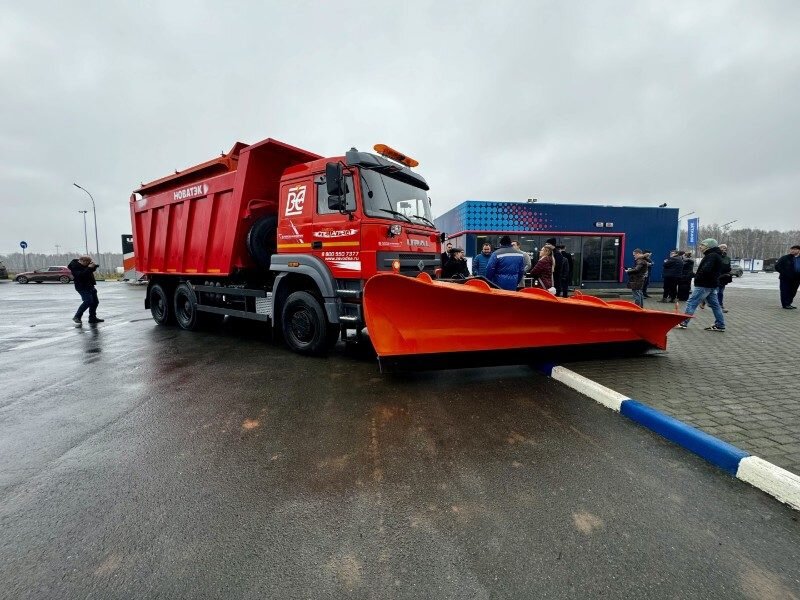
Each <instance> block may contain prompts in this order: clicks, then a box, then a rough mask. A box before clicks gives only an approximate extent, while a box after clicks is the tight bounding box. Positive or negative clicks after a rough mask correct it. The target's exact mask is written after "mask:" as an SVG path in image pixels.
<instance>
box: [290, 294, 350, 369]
mask: <svg viewBox="0 0 800 600" xmlns="http://www.w3.org/2000/svg"><path fill="white" fill-rule="evenodd" d="M281 329H282V331H283V338H284V339H285V340H286V344H287V345H288V346H289V348H290V349H291V350H293V351H294V352H297V353H298V354H306V355H310V356H322V355H324V354H326V353H327V352H328V350H329V349H330V348H331V346H333V345H334V344H335V343H336V340H337V339H338V336H339V328H338V327H337V326H336V325H331V324H329V323H328V320H327V319H326V318H325V311H323V310H322V306H320V303H319V301H318V300H317V299H316V298H315V297H314V296H312V295H311V294H309V293H308V292H294V293H293V294H291V295H290V296H289V297H288V298H287V299H286V302H285V303H284V305H283V311H282V320H281Z"/></svg>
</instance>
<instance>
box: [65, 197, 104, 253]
mask: <svg viewBox="0 0 800 600" xmlns="http://www.w3.org/2000/svg"><path fill="white" fill-rule="evenodd" d="M72 185H74V186H75V187H76V188H78V189H79V190H83V191H84V192H86V193H87V194H89V199H90V200H91V201H92V214H93V215H94V249H95V250H96V251H97V260H98V261H99V262H100V264H101V266H102V263H103V261H102V259H101V258H100V242H98V241H97V207H95V205H94V198H92V195H91V194H90V193H89V190H87V189H86V188H83V187H81V186H79V185H78V184H77V183H73V184H72ZM87 254H88V248H87Z"/></svg>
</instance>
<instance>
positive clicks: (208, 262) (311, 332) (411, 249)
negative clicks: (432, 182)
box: [130, 139, 441, 355]
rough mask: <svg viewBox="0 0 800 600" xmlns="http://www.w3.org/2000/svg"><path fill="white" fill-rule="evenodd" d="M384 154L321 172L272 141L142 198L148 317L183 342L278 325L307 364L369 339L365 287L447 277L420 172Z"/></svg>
mask: <svg viewBox="0 0 800 600" xmlns="http://www.w3.org/2000/svg"><path fill="white" fill-rule="evenodd" d="M375 150H376V153H369V152H359V151H358V150H356V149H355V148H353V149H351V150H349V151H348V152H346V153H345V154H344V156H335V157H331V158H324V157H322V156H320V155H318V154H315V153H313V152H309V151H307V150H302V149H300V148H297V147H294V146H290V145H288V144H285V143H283V142H279V141H277V140H273V139H266V140H264V141H262V142H259V143H257V144H251V145H247V144H243V143H237V144H235V145H234V146H233V148H232V149H231V151H230V152H228V153H227V154H223V155H221V156H220V157H218V158H215V159H213V160H210V161H208V162H204V163H202V164H199V165H196V166H194V167H190V168H188V169H184V170H183V171H176V172H175V173H173V174H171V175H168V176H166V177H163V178H161V179H157V180H155V181H152V182H150V183H147V184H143V185H142V186H141V187H140V188H139V189H137V190H136V191H135V192H134V193H133V194H132V195H131V198H130V209H131V221H132V225H133V236H134V245H135V249H136V270H137V271H140V272H142V273H144V274H146V275H147V277H148V279H149V282H148V290H147V296H146V299H145V308H149V309H150V311H151V313H152V316H153V319H154V320H155V321H156V322H157V323H159V324H162V325H167V324H171V323H177V324H178V325H179V326H180V327H182V328H183V329H188V330H192V329H195V328H198V327H200V326H202V325H203V324H204V323H208V322H212V321H214V320H220V319H222V318H223V317H224V315H230V316H232V317H237V318H242V319H253V320H257V321H265V322H269V323H270V324H271V326H272V328H273V330H277V332H279V333H280V334H282V336H283V338H284V339H285V341H286V343H287V344H288V346H289V347H290V348H291V349H292V350H294V351H296V352H299V353H302V354H313V355H319V354H324V353H325V352H326V351H327V350H328V349H329V348H330V347H331V346H332V345H333V344H335V343H336V341H337V340H338V339H339V337H340V336H341V335H343V334H344V335H347V330H355V331H356V332H358V333H360V332H361V330H362V329H363V328H364V326H365V320H364V310H363V302H362V299H363V290H364V284H365V282H366V280H368V279H369V278H370V277H372V276H374V275H376V274H378V273H381V272H394V273H400V274H405V275H417V274H419V273H421V272H425V273H428V274H433V273H434V271H435V269H436V268H438V267H439V263H440V258H439V257H440V247H441V236H440V234H439V233H438V232H437V231H436V228H435V227H434V224H433V222H432V217H431V207H430V200H429V198H428V195H427V190H428V184H427V183H426V181H425V179H424V178H423V177H422V176H420V175H419V174H417V173H416V172H414V171H412V170H411V167H415V166H417V163H416V161H414V160H413V159H410V158H408V157H406V156H404V155H402V154H400V153H399V152H396V151H394V150H392V149H391V148H389V147H387V146H383V145H378V146H376V147H375Z"/></svg>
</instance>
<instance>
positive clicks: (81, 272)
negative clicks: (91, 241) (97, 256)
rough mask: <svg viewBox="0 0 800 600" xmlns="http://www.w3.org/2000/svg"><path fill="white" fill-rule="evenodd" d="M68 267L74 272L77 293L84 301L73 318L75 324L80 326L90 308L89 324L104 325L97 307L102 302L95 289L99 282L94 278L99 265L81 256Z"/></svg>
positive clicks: (90, 258) (88, 257) (89, 257)
mask: <svg viewBox="0 0 800 600" xmlns="http://www.w3.org/2000/svg"><path fill="white" fill-rule="evenodd" d="M67 267H68V268H69V270H70V271H72V277H73V283H74V284H75V291H76V292H78V294H80V296H81V300H83V302H81V305H80V306H79V307H78V311H77V312H76V313H75V316H74V317H72V320H73V322H75V323H77V324H79V325H80V324H81V322H82V321H81V319H82V317H83V313H84V312H86V309H87V308H88V309H89V323H102V322H103V321H104V320H105V319H99V318H97V306H98V305H99V304H100V300H99V299H98V298H97V288H95V285H96V283H97V281H95V278H94V272H95V271H96V270H97V265H96V264H95V262H94V261H93V260H92V257H91V256H81V257H79V258H75V259H73V260H72V261H70V263H69V264H68V265H67Z"/></svg>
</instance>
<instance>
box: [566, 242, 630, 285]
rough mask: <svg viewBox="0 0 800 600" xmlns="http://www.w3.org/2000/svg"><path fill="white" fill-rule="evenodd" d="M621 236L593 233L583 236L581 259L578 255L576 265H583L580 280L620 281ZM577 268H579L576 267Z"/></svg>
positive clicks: (574, 282) (575, 283)
mask: <svg viewBox="0 0 800 600" xmlns="http://www.w3.org/2000/svg"><path fill="white" fill-rule="evenodd" d="M621 239H622V238H621V237H618V236H600V235H591V236H586V237H584V238H583V240H582V241H583V244H582V248H581V253H582V254H581V256H580V260H578V256H577V255H576V257H575V258H576V261H575V264H576V265H580V266H581V278H580V280H579V281H575V280H574V279H573V284H574V285H578V284H579V283H580V282H582V281H585V282H601V281H608V282H619V270H620V262H619V261H620V247H621V245H622V243H621ZM576 270H577V268H576Z"/></svg>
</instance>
